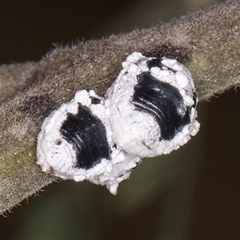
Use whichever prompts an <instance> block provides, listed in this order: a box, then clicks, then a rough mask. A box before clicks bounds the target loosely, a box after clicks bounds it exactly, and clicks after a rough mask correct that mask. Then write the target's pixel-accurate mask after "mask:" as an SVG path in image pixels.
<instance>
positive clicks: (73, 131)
mask: <svg viewBox="0 0 240 240" xmlns="http://www.w3.org/2000/svg"><path fill="white" fill-rule="evenodd" d="M60 132H61V134H62V136H63V138H64V139H65V140H66V141H67V142H69V143H70V144H72V145H73V148H74V150H75V151H76V158H77V163H76V167H78V168H84V169H90V168H92V167H93V166H95V165H96V164H98V163H100V162H101V160H102V159H108V160H110V158H111V157H110V148H109V145H108V142H107V136H106V129H105V126H104V125H103V123H102V121H101V120H100V119H99V118H98V117H96V116H95V115H93V114H92V113H91V111H90V110H89V109H88V108H87V107H86V106H83V105H81V104H79V107H78V112H77V114H72V113H68V116H67V119H66V120H65V121H64V122H63V124H62V127H61V129H60Z"/></svg>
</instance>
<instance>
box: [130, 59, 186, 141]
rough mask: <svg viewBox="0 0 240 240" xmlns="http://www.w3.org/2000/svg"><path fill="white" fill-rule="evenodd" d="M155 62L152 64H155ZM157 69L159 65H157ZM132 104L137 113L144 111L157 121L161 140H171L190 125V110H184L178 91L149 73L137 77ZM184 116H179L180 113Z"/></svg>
mask: <svg viewBox="0 0 240 240" xmlns="http://www.w3.org/2000/svg"><path fill="white" fill-rule="evenodd" d="M156 63H157V62H156V61H155V62H152V63H151V65H152V64H156ZM158 67H159V65H158ZM132 103H133V104H134V105H135V107H136V109H137V110H139V111H146V112H147V113H149V114H151V115H152V116H153V117H154V118H155V119H156V121H157V123H158V125H159V127H160V130H161V138H160V140H161V139H163V140H171V139H173V138H174V137H175V135H176V134H177V133H178V132H180V131H181V130H182V128H183V127H184V126H185V125H186V124H188V123H190V109H189V108H186V107H185V106H184V103H183V98H182V96H181V94H180V93H179V91H178V89H177V88H176V87H174V86H172V85H170V84H168V83H165V82H161V81H159V80H157V79H156V78H154V77H153V76H152V75H151V74H150V73H149V72H143V73H141V74H140V75H138V83H137V85H136V86H135V87H134V95H133V99H132ZM180 110H181V111H185V114H180V112H181V111H180Z"/></svg>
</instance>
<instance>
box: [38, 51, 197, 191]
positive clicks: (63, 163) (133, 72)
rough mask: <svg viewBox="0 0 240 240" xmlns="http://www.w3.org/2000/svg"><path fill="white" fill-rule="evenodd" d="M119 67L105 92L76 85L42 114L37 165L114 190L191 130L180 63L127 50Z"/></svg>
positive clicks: (191, 106) (191, 103) (191, 94)
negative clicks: (148, 159) (143, 161)
mask: <svg viewBox="0 0 240 240" xmlns="http://www.w3.org/2000/svg"><path fill="white" fill-rule="evenodd" d="M122 66H123V69H122V70H121V72H120V73H119V76H118V78H117V79H116V80H115V82H114V83H113V84H112V86H111V87H110V88H109V89H108V90H107V93H106V96H105V98H101V97H99V96H97V94H96V93H95V92H94V91H93V90H91V91H89V92H87V91H86V90H80V91H77V93H76V94H75V97H74V99H73V100H71V101H70V102H68V103H64V104H62V105H61V106H60V108H58V109H57V110H55V111H53V112H52V113H51V114H50V115H49V116H48V117H47V118H46V119H45V120H44V122H43V124H42V127H41V132H40V133H39V136H38V144H37V158H38V161H37V163H38V164H39V165H40V166H41V167H42V170H43V171H44V172H47V173H52V174H54V175H55V176H57V177H60V178H62V179H74V180H75V181H82V180H84V179H86V180H89V181H91V182H93V183H95V184H99V185H106V186H107V188H108V189H109V190H110V192H111V193H113V194H116V192H117V187H118V184H119V183H120V182H121V181H123V180H124V179H127V178H128V177H129V176H130V173H131V170H132V169H133V168H134V167H136V165H137V164H138V163H140V162H141V159H142V158H143V157H153V156H159V155H162V154H168V153H170V152H171V151H173V150H175V149H178V148H179V147H180V146H182V145H184V144H185V143H186V142H187V141H188V140H189V139H190V138H191V136H194V135H195V134H196V133H197V132H198V130H199V126H200V125H199V123H198V122H197V120H196V117H197V112H196V102H197V99H196V97H195V87H194V83H193V80H192V77H191V74H190V72H189V71H188V70H187V68H186V67H185V66H184V65H183V64H181V63H179V62H177V61H176V60H175V59H168V58H165V57H164V58H161V59H158V58H156V57H145V56H143V55H142V54H141V53H139V52H133V53H132V54H130V55H129V56H128V57H127V59H126V61H125V62H123V63H122Z"/></svg>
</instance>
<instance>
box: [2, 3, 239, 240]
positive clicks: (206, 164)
mask: <svg viewBox="0 0 240 240" xmlns="http://www.w3.org/2000/svg"><path fill="white" fill-rule="evenodd" d="M215 2H217V1H213V0H212V1H206V0H205V1H195V0H192V1H160V0H158V1H156V0H155V1H151V0H149V1H142V0H138V1H135V0H131V1H124V0H122V1H116V0H115V1H114V0H112V1H110V0H106V1H103V0H99V1H97V0H94V1H93V0H90V1H87V0H83V1H0V64H3V63H14V62H25V61H38V60H40V59H41V57H42V56H44V55H45V54H46V52H48V51H49V50H51V49H53V48H54V45H55V44H58V45H63V46H64V45H65V44H69V43H70V44H72V43H75V42H76V40H89V39H98V38H102V37H107V36H109V35H111V34H118V33H122V32H129V31H131V30H133V29H135V28H139V29H141V28H148V27H150V26H152V25H154V24H156V23H158V22H159V21H160V20H161V21H163V22H165V21H169V20H170V19H172V18H174V17H179V16H180V15H183V14H187V13H188V12H189V11H194V10H197V9H199V8H206V7H207V6H209V5H211V4H214V3H215ZM237 90H238V89H235V90H230V91H228V92H226V93H224V94H222V95H221V96H219V97H215V98H213V99H211V101H209V102H203V103H202V102H201V103H199V105H198V112H199V118H198V120H199V121H200V123H201V130H200V132H199V133H198V134H197V136H196V137H194V138H193V139H192V140H191V141H190V142H189V143H188V144H187V145H185V146H183V147H182V148H181V149H180V150H178V151H175V152H173V153H171V154H170V155H167V156H161V157H158V158H153V159H145V160H144V161H143V162H142V163H141V164H140V165H139V166H138V167H137V168H136V170H134V171H133V173H132V175H131V177H130V179H128V180H126V181H124V182H123V183H121V184H120V187H119V190H118V194H117V195H116V196H112V195H111V194H110V193H109V192H108V191H107V190H106V188H105V187H100V186H95V185H93V184H91V183H88V182H82V183H75V182H73V181H64V182H60V183H55V184H52V185H50V186H49V187H47V188H45V191H42V192H40V193H39V194H38V195H40V197H39V196H37V197H31V198H29V199H28V200H27V201H24V202H22V206H21V207H17V208H14V209H13V211H12V213H10V214H8V217H3V216H1V217H0V226H1V227H0V239H186V238H188V239H240V227H239V226H240V207H239V202H240V176H239V170H240V163H239V156H240V150H239V149H240V148H239V139H240V137H239V136H240V126H239V123H240V114H239V113H240V111H239V110H237V109H238V107H237V106H239V105H240V94H239V90H238V91H237Z"/></svg>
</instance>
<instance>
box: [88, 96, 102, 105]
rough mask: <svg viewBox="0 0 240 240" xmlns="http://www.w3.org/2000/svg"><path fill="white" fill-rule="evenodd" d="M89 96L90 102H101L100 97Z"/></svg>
mask: <svg viewBox="0 0 240 240" xmlns="http://www.w3.org/2000/svg"><path fill="white" fill-rule="evenodd" d="M90 98H91V100H92V102H91V103H92V104H99V103H101V99H99V98H96V97H90Z"/></svg>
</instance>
